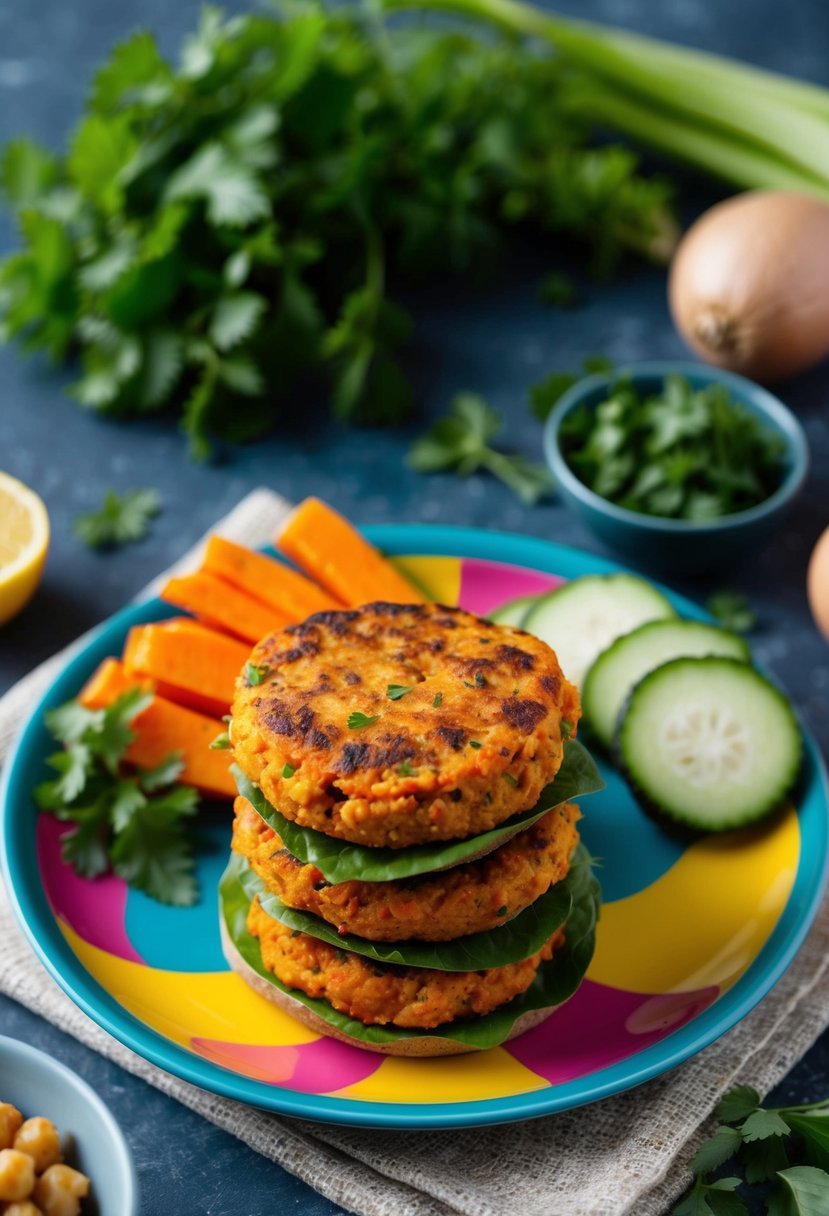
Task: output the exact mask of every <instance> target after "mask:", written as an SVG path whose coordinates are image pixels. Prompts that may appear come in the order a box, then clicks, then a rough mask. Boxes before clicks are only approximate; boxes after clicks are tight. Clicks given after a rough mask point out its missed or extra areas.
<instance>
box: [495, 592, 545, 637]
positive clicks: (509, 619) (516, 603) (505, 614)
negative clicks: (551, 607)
mask: <svg viewBox="0 0 829 1216" xmlns="http://www.w3.org/2000/svg"><path fill="white" fill-rule="evenodd" d="M537 599H538V596H537V595H522V596H520V597H519V598H518V599H517V600H510V601H509V602H508V603H506V604H501V606H500V607H499V608H496V609H495V610H494V612H490V613H489V614H488V615H489V619H490V620H491V621H494V622H495V624H496V625H514V626H515V627H516V628H517V629H523V627H524V621H525V620H526V619H527V614H528V612H529V611H530V609H531V608H532V607H533V605H534V604H535V601H536V600H537Z"/></svg>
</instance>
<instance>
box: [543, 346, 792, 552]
mask: <svg viewBox="0 0 829 1216" xmlns="http://www.w3.org/2000/svg"><path fill="white" fill-rule="evenodd" d="M669 375H680V376H684V377H685V378H686V379H687V380H689V381H690V382H691V384H692V385H693V386H694V387H695V388H704V387H706V386H707V385H709V384H722V385H723V386H724V387H725V388H726V389H727V390H728V391H729V393H730V394H731V396H732V398H733V399H734V400H735V401H737V402H739V403H740V404H741V405H743V406H744V407H745V408H746V409H747V410H748V411H750V413H752V414H754V415H755V416H756V417H757V418H759V419H760V421H761V422H762V423H763V424H764V425H765V426H767V427H768V428H769V429H770V430H772V431H774V432H775V433H776V434H778V435H780V436H781V438H782V439H783V441H784V443H785V445H786V451H785V455H784V457H783V470H784V471H783V476H782V478H781V482H780V485H779V486H778V488H777V490H775V492H774V493H773V494H772V495H771V497H770V498H767V499H766V500H765V501H764V502H762V503H760V504H759V505H758V506H756V507H751V508H750V509H749V510H747V511H739V512H737V513H736V514H734V515H725V516H722V517H721V518H720V519H714V520H710V521H705V522H704V523H695V522H692V521H689V520H683V519H661V518H659V517H658V516H655V515H643V514H640V513H639V512H638V511H630V510H628V509H627V508H626V507H618V506H616V504H615V503H612V502H609V501H608V500H607V499H606V498H601V497H600V496H599V495H598V494H594V492H593V491H592V490H590V489H589V488H588V487H587V486H586V485H585V484H584V482H582V481H580V480H579V478H578V477H577V476H576V474H575V473H574V472H573V470H572V469H571V468H570V466H569V465H568V464H567V461H566V460H565V459H564V456H563V454H562V452H561V448H560V447H559V430H560V427H561V423H562V421H563V419H564V418H566V417H567V415H568V414H569V413H571V412H572V411H573V410H575V409H577V408H578V407H579V406H582V405H586V406H587V407H588V408H589V407H591V406H597V405H599V404H600V403H601V401H602V400H604V399H605V398H606V396H607V391H608V389H609V387H610V386H611V385H612V384H613V383H614V382H615V381H616V380H617V379H618V378H619V377H620V376H626V377H628V378H630V379H631V380H632V381H633V383H634V385H635V386H636V387H637V388H638V389H639V390H640V391H642V392H644V393H655V392H658V391H659V390H660V389H661V387H662V385H663V382H664V380H665V377H666V376H669ZM544 451H545V455H546V457H547V463H548V464H549V466H550V469H551V470H552V473H553V476H554V478H555V480H556V486H557V489H558V492H559V494H560V495H561V498H562V500H563V501H564V502H565V503H566V505H567V506H568V507H570V508H571V509H572V510H573V511H575V512H576V514H577V515H579V516H580V517H581V518H582V519H583V520H584V522H585V523H586V524H587V525H588V527H590V528H591V529H592V530H593V531H594V532H595V533H596V535H597V536H598V537H600V539H601V540H603V541H604V542H605V544H606V545H608V547H609V548H611V549H614V550H615V551H616V552H618V553H621V554H624V556H625V557H627V558H628V559H630V560H632V561H633V562H635V563H637V564H639V565H644V566H648V567H651V568H653V569H656V570H661V571H665V572H669V573H674V574H697V573H700V572H701V571H703V570H708V569H713V568H715V567H719V566H725V565H730V564H732V563H736V562H737V561H740V560H741V559H742V558H745V557H747V556H750V555H751V554H752V553H754V552H756V551H757V549H758V548H759V547H760V546H761V545H763V544H764V543H765V542H766V541H767V540H768V538H769V536H770V535H771V533H772V532H773V531H774V529H775V528H776V527H777V525H778V524H779V523H780V522H781V520H782V519H783V517H784V516H785V514H786V512H787V511H788V509H789V507H790V505H791V503H792V501H793V500H794V498H795V497H796V496H797V494H798V493H799V491H800V489H801V487H802V485H803V482H804V480H805V477H806V473H807V471H808V468H809V449H808V445H807V443H806V436H805V434H804V433H803V428H802V427H801V425H800V423H799V422H798V420H797V419H796V418H795V416H794V414H792V412H791V411H790V410H788V409H787V408H786V406H785V405H783V403H782V402H781V401H778V399H777V398H776V397H774V396H772V394H771V393H769V392H767V391H766V390H765V389H764V388H760V386H759V385H757V384H753V383H752V382H751V381H750V380H746V379H745V378H744V377H743V376H736V375H734V374H733V373H732V372H726V371H722V370H721V369H720V368H716V367H707V366H705V365H704V364H700V363H684V362H664V363H631V364H629V365H628V366H626V367H622V368H620V369H619V371H618V372H615V373H613V374H612V375H601V376H588V377H587V378H586V379H584V380H580V381H579V382H578V384H574V385H573V387H572V388H571V389H569V390H568V391H567V392H566V393H565V394H564V395H563V397H562V398H561V400H560V401H559V402H558V404H557V405H556V407H555V409H554V410H553V412H552V413H551V415H550V417H549V418H548V419H547V423H546V426H545V429H544Z"/></svg>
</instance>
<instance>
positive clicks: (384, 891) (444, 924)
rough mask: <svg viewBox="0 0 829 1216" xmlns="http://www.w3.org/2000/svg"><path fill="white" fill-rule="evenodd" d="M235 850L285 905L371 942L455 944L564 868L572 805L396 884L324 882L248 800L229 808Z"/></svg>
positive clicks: (521, 905)
mask: <svg viewBox="0 0 829 1216" xmlns="http://www.w3.org/2000/svg"><path fill="white" fill-rule="evenodd" d="M234 809H235V811H236V818H235V820H234V823H233V848H234V849H235V850H236V852H237V853H241V855H242V856H243V857H245V858H246V859H247V861H248V863H249V865H250V866H251V868H252V869H253V870H254V872H255V873H256V874H258V875H259V877H260V878H261V879H262V881H263V882H264V883H265V885H266V887H267V888H268V889H269V890H271V891H273V892H274V893H275V894H276V895H278V896H279V898H280V899H281V900H282V902H283V903H285V904H287V905H288V907H289V908H300V909H302V911H304V912H312V913H313V914H314V915H315V916H320V917H322V919H323V920H326V921H328V923H329V924H331V925H334V926H335V927H336V928H337V929H339V930H340V932H341V933H355V934H356V935H357V936H358V937H366V938H368V939H369V941H373V942H399V941H406V940H407V939H409V938H418V939H420V940H421V941H428V942H446V941H452V939H453V938H456V937H464V936H466V935H467V934H468V933H479V932H481V931H483V930H485V929H494V928H495V927H496V926H497V925H502V924H503V923H504V922H505V921H507V920H511V919H512V917H513V916H517V915H518V913H519V912H523V910H524V909H525V908H527V907H529V905H530V904H531V903H534V902H535V900H536V899H538V897H539V896H540V895H543V894H544V892H545V891H546V890H548V888H549V887H551V886H552V885H553V883H557V882H560V881H561V880H562V879H563V878H564V877H565V875H566V874H567V870H568V869H569V864H570V861H569V859H570V855H571V854H572V852H573V849H574V848H575V845H576V842H577V840H578V833H577V831H576V826H575V825H576V820H577V819H578V817H579V812H578V810H577V808H576V807H574V806H571V805H569V804H565V805H564V806H562V807H557V808H556V809H555V810H553V811H550V813H549V815H545V817H544V818H543V819H540V820H539V821H538V823H537V824H535V825H534V826H533V827H531V828H528V829H527V831H526V832H521V833H520V834H519V835H518V836H515V837H513V839H512V840H510V841H509V842H508V843H507V844H505V845H502V846H501V848H500V849H496V850H495V852H493V853H489V854H488V855H487V856H486V857H485V858H484V859H483V860H482V861H475V862H471V863H469V864H467V865H462V866H455V867H454V868H453V869H451V870H445V871H443V872H442V873H439V874H424V875H422V876H420V877H417V878H411V879H405V880H396V881H394V882H356V881H352V882H338V883H334V884H331V883H328V882H326V881H325V876H324V875H323V874H322V872H321V871H320V870H318V869H317V867H316V866H313V865H303V863H302V862H301V861H298V860H297V858H296V857H294V856H293V855H292V854H291V853H289V852H288V850H287V849H286V848H284V847H283V845H282V841H281V840H280V839H279V836H278V835H277V834H276V833H275V832H273V831H272V830H271V829H270V828H269V827H268V826H267V824H265V823H264V822H263V821H262V820H261V819H260V817H259V816H258V815H257V814H256V811H255V810H254V809H253V807H252V806H251V805H250V803H249V802H248V801H247V800H246V799H245V798H237V799H236V804H235V807H234Z"/></svg>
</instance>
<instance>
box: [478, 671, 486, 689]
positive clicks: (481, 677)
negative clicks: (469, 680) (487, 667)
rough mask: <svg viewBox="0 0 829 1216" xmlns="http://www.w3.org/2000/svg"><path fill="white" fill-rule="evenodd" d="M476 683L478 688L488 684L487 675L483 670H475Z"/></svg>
mask: <svg viewBox="0 0 829 1216" xmlns="http://www.w3.org/2000/svg"><path fill="white" fill-rule="evenodd" d="M475 683H476V685H477V686H478V688H483V687H484V686H485V685H486V676H485V675H484V673H483V672H482V671H476V672H475Z"/></svg>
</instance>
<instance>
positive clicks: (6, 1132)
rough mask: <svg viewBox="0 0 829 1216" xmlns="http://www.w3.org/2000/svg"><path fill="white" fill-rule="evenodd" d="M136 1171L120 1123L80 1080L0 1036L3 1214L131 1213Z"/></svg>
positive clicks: (32, 1050) (0, 1207) (0, 1194)
mask: <svg viewBox="0 0 829 1216" xmlns="http://www.w3.org/2000/svg"><path fill="white" fill-rule="evenodd" d="M137 1212H138V1188H137V1181H136V1176H135V1167H134V1165H133V1163H132V1157H131V1156H130V1151H129V1149H128V1148H127V1144H126V1141H125V1140H124V1137H123V1135H122V1134H121V1130H120V1128H119V1127H118V1124H117V1123H116V1122H115V1120H114V1119H113V1117H112V1115H111V1114H110V1113H109V1111H108V1110H107V1108H106V1106H105V1105H104V1103H103V1102H102V1101H101V1099H100V1098H99V1097H98V1095H97V1094H96V1093H94V1092H93V1091H92V1090H91V1089H90V1088H89V1086H88V1085H87V1084H86V1082H85V1081H82V1080H81V1079H80V1077H77V1076H76V1075H75V1074H74V1073H73V1072H70V1070H69V1069H68V1068H66V1067H65V1066H64V1065H63V1064H59V1063H58V1062H57V1060H53V1059H52V1058H51V1057H50V1056H47V1055H45V1054H44V1053H43V1052H41V1051H38V1050H36V1049H35V1048H34V1047H29V1046H28V1044H26V1043H21V1042H19V1041H18V1040H17V1039H8V1038H4V1037H3V1036H0V1213H2V1216H136V1214H137Z"/></svg>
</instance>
